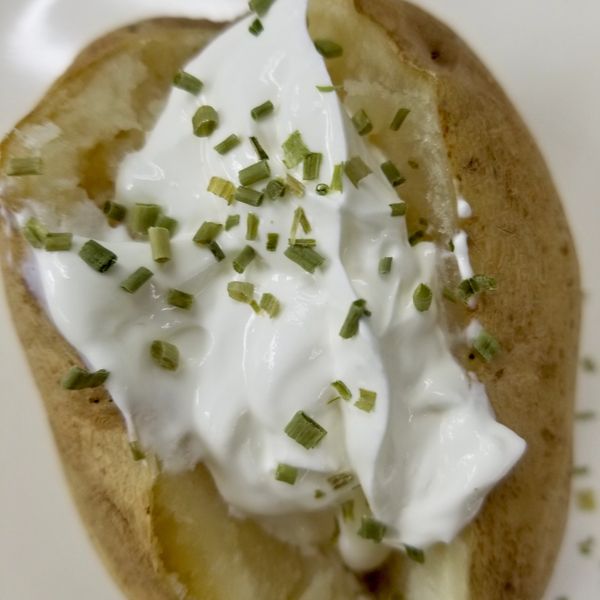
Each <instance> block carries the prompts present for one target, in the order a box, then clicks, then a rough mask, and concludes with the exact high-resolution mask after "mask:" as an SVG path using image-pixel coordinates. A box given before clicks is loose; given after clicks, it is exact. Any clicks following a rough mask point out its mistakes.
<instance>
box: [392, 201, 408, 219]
mask: <svg viewBox="0 0 600 600" xmlns="http://www.w3.org/2000/svg"><path fill="white" fill-rule="evenodd" d="M389 206H390V210H391V216H392V217H403V216H404V215H405V214H406V203H405V202H394V203H393V204H390V205H389Z"/></svg>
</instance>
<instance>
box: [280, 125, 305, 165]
mask: <svg viewBox="0 0 600 600" xmlns="http://www.w3.org/2000/svg"><path fill="white" fill-rule="evenodd" d="M281 147H282V148H283V164H284V165H285V166H286V167H287V168H288V169H293V168H294V167H295V166H297V165H299V164H300V163H301V162H302V161H303V160H304V158H305V157H306V156H308V155H309V154H310V150H309V149H308V148H307V147H306V144H305V143H304V140H303V139H302V134H301V133H300V132H299V131H298V130H296V131H294V132H293V133H292V134H290V136H289V137H288V139H287V140H285V142H283V144H282V145H281Z"/></svg>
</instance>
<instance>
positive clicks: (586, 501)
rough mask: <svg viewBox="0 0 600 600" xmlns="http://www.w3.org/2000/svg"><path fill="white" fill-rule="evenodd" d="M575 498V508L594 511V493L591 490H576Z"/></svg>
mask: <svg viewBox="0 0 600 600" xmlns="http://www.w3.org/2000/svg"><path fill="white" fill-rule="evenodd" d="M575 497H576V498H577V508H579V510H585V511H588V512H592V511H595V510H596V493H595V492H594V490H592V489H589V488H588V489H585V490H578V491H577V493H576V495H575Z"/></svg>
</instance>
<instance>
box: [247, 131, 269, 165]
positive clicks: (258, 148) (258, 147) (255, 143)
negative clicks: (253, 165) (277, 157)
mask: <svg viewBox="0 0 600 600" xmlns="http://www.w3.org/2000/svg"><path fill="white" fill-rule="evenodd" d="M250 142H251V143H252V145H253V146H254V150H256V154H257V155H258V158H259V159H260V160H269V155H268V154H267V153H266V152H265V149H264V148H263V147H262V146H261V143H260V142H259V141H258V138H256V137H254V136H252V137H250Z"/></svg>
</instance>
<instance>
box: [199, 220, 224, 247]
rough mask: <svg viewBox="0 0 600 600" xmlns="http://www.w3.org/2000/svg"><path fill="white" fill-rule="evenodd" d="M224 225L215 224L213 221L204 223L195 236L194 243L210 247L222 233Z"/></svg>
mask: <svg viewBox="0 0 600 600" xmlns="http://www.w3.org/2000/svg"><path fill="white" fill-rule="evenodd" d="M221 229H223V225H221V223H213V222H212V221H204V223H202V225H201V226H200V229H198V231H196V235H194V238H193V239H194V242H195V243H196V244H199V245H201V246H208V244H210V243H211V242H212V241H213V240H214V239H215V238H216V237H217V236H218V235H219V233H221Z"/></svg>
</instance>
